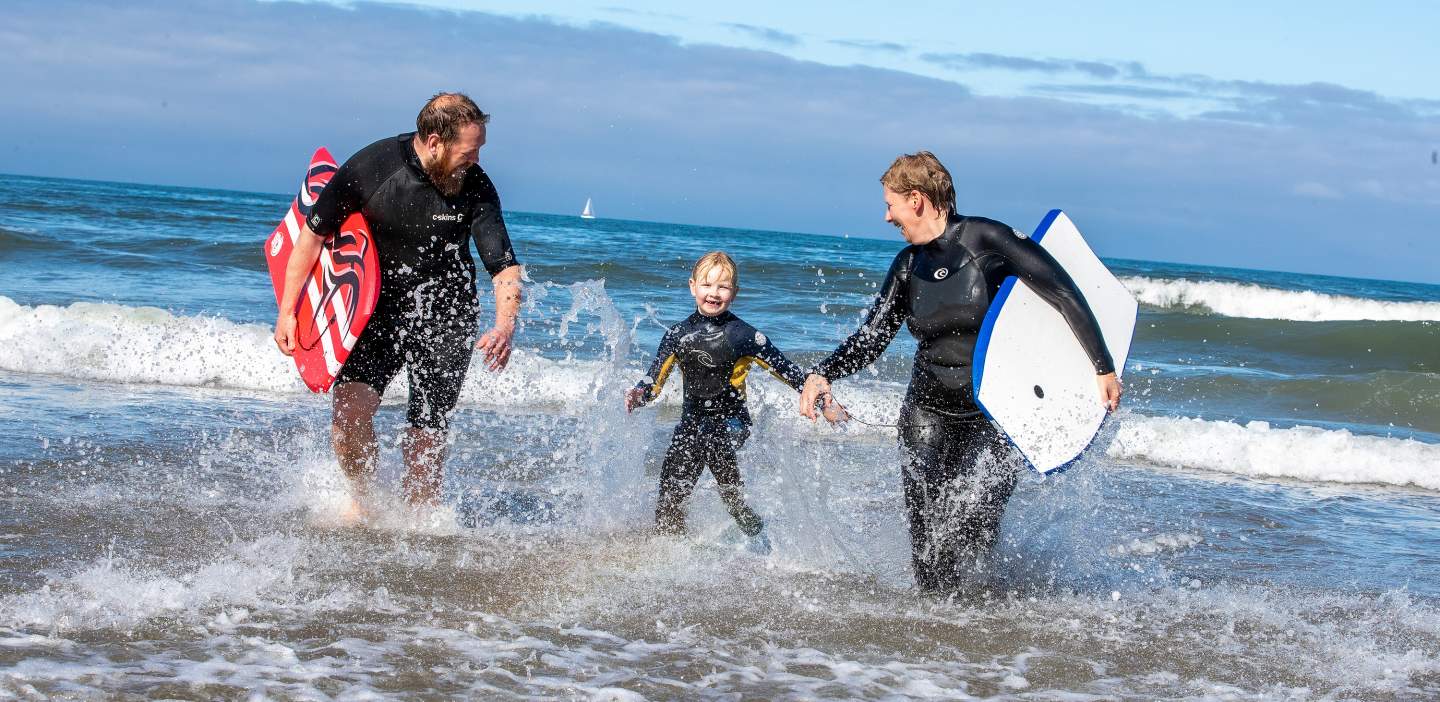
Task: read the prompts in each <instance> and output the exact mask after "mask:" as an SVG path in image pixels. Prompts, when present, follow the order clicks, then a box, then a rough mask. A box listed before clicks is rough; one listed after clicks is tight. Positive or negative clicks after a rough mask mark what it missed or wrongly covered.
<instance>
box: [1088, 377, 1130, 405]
mask: <svg viewBox="0 0 1440 702" xmlns="http://www.w3.org/2000/svg"><path fill="white" fill-rule="evenodd" d="M1095 384H1096V385H1097V386H1098V387H1099V388H1100V404H1103V405H1105V409H1107V410H1110V411H1111V412H1114V411H1115V410H1117V409H1120V395H1121V394H1123V392H1124V390H1123V389H1121V387H1120V378H1119V377H1117V376H1116V375H1115V374H1114V373H1106V374H1105V375H1097V376H1095Z"/></svg>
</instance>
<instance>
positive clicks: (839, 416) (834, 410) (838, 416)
mask: <svg viewBox="0 0 1440 702" xmlns="http://www.w3.org/2000/svg"><path fill="white" fill-rule="evenodd" d="M821 400H822V401H823V402H824V403H825V406H824V408H823V409H821V410H820V411H821V413H822V414H823V415H825V421H827V422H830V424H832V425H835V424H844V423H845V422H848V421H850V413H849V412H846V411H845V406H844V405H842V404H840V402H839V400H836V399H835V396H834V395H831V394H830V393H825V396H824V397H823V398H821Z"/></svg>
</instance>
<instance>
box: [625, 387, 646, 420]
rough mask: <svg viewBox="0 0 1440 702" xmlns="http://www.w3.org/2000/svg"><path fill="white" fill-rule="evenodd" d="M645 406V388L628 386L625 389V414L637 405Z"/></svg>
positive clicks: (633, 409) (632, 410)
mask: <svg viewBox="0 0 1440 702" xmlns="http://www.w3.org/2000/svg"><path fill="white" fill-rule="evenodd" d="M644 406H645V389H644V388H630V389H629V390H626V391H625V414H630V413H631V412H634V411H635V409H636V408H637V407H644Z"/></svg>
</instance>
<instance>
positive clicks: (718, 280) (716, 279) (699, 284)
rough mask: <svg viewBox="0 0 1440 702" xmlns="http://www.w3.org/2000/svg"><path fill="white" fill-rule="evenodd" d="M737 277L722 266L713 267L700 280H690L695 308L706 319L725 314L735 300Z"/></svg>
mask: <svg viewBox="0 0 1440 702" xmlns="http://www.w3.org/2000/svg"><path fill="white" fill-rule="evenodd" d="M735 292H736V288H735V277H734V276H732V275H730V273H729V271H726V270H725V269H724V268H722V267H720V266H711V267H709V268H708V269H706V270H705V271H704V272H703V273H702V274H701V275H700V277H699V278H691V279H690V294H691V295H694V296H695V308H696V309H698V310H700V314H703V315H705V316H706V317H714V316H716V315H719V314H723V313H724V312H725V310H728V309H730V302H731V301H732V300H734V299H735Z"/></svg>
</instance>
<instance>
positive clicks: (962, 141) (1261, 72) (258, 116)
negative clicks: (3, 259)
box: [0, 0, 1440, 282]
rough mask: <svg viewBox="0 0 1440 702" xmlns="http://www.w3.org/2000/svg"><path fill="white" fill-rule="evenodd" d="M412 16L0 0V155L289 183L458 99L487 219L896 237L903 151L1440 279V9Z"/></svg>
mask: <svg viewBox="0 0 1440 702" xmlns="http://www.w3.org/2000/svg"><path fill="white" fill-rule="evenodd" d="M427 5H428V6H416V5H379V4H370V3H346V4H334V3H323V2H310V3H298V4H297V3H289V2H263V3H262V2H251V1H248V0H246V1H241V0H233V1H231V0H198V1H196V2H185V3H179V2H166V1H162V0H136V1H134V2H130V3H126V4H124V5H123V6H122V5H116V4H113V3H102V2H86V1H83V0H53V1H47V2H39V1H37V0H10V1H8V2H6V3H4V4H3V5H0V119H3V120H4V122H5V124H6V125H7V126H8V127H10V128H9V129H7V130H6V133H5V135H4V137H0V171H3V172H16V173H27V174H35V175H55V176H65V177H82V178H87V177H88V178H100V179H113V180H124V181H139V182H159V183H180V184H193V185H200V186H212V187H227V188H238V189H247V190H262V191H269V192H280V191H286V190H288V189H289V188H290V186H291V185H292V181H293V180H294V179H295V177H296V176H295V173H296V172H297V171H298V170H299V169H300V168H301V167H302V166H303V163H304V160H305V158H306V156H307V155H308V154H309V151H310V150H311V149H312V148H313V147H314V146H315V145H319V144H325V145H328V146H329V147H330V148H331V149H332V150H333V151H335V152H336V154H337V155H342V157H343V155H348V154H349V153H351V152H353V151H354V150H356V149H358V148H360V147H361V146H363V145H365V144H366V143H368V142H370V141H373V140H374V139H376V138H379V137H381V136H384V135H388V134H393V133H396V132H400V131H404V130H406V129H408V128H411V125H413V120H414V113H415V111H416V110H417V109H418V107H419V105H420V104H421V103H422V102H423V101H424V99H425V98H426V97H428V96H429V95H430V94H431V93H433V92H435V91H436V90H440V89H459V90H465V91H467V92H469V93H470V94H472V95H473V96H474V97H475V98H476V99H477V101H479V102H480V103H481V105H482V106H483V107H484V108H485V109H486V110H487V111H490V112H492V113H493V114H494V122H493V123H492V125H491V129H490V143H489V145H487V146H486V148H485V151H484V152H482V155H481V158H482V164H483V165H485V167H486V169H487V170H488V171H489V172H490V173H491V175H492V177H493V178H494V179H495V180H496V182H497V184H498V185H499V187H500V190H501V195H502V197H503V199H504V201H505V204H506V207H507V208H509V209H518V210H527V211H541V212H572V211H578V209H579V207H580V205H581V204H582V203H583V202H584V200H585V198H586V197H594V199H595V205H596V208H597V209H598V210H599V212H600V214H601V216H612V217H621V218H633V219H645V220H654V221H668V222H682V223H695V224H710V225H721V226H736V227H750V228H765V229H779V230H790V231H805V232H815V233H825V234H850V235H860V236H880V237H891V238H894V237H895V234H894V232H893V230H891V229H890V228H889V227H888V225H885V224H884V223H883V222H882V221H881V214H882V211H883V210H882V206H881V204H880V191H879V185H878V183H877V178H878V177H879V174H880V173H881V172H882V171H883V170H884V168H885V167H886V166H887V165H888V164H889V162H890V160H891V159H893V158H894V157H895V156H896V155H897V154H899V153H902V152H908V151H914V150H917V149H921V148H928V149H930V150H932V151H935V152H936V153H937V154H938V155H939V156H940V157H941V159H942V160H944V161H945V162H946V164H947V165H949V166H950V168H951V170H952V172H953V173H954V174H955V179H956V182H957V189H958V190H959V199H960V207H961V209H962V211H964V212H967V213H972V214H984V215H987V216H991V217H995V218H998V219H1002V220H1005V221H1007V222H1009V223H1011V224H1013V225H1015V226H1017V227H1020V228H1026V229H1028V228H1031V227H1033V226H1034V225H1035V223H1036V222H1038V221H1039V219H1040V218H1041V217H1042V216H1043V215H1044V213H1045V211H1047V210H1048V209H1049V208H1051V207H1063V208H1065V209H1066V210H1067V211H1068V212H1069V213H1070V214H1071V216H1072V217H1073V218H1074V219H1075V220H1076V222H1077V223H1078V224H1080V226H1081V228H1082V230H1083V231H1085V232H1086V235H1087V237H1088V238H1089V239H1090V240H1091V242H1092V244H1093V245H1094V246H1095V248H1096V249H1097V251H1099V253H1101V255H1104V256H1113V257H1124V258H1139V259H1151V260H1165V261H1181V262H1192V263H1208V264H1219V265H1232V266H1241V267H1249V268H1267V269H1278V270H1294V271H1303V272H1315V273H1329V274H1337V275H1351V276H1361V277H1378V278H1395V279H1404V280H1419V281H1425V282H1440V226H1437V225H1436V224H1435V223H1436V221H1437V215H1440V166H1435V165H1433V164H1432V163H1431V152H1432V150H1434V149H1436V148H1440V81H1437V80H1436V79H1435V78H1434V76H1433V67H1434V66H1436V65H1440V55H1437V53H1440V49H1437V48H1436V46H1437V45H1440V42H1437V41H1435V40H1434V37H1435V36H1436V35H1437V28H1440V9H1436V8H1437V7H1440V6H1431V5H1427V4H1420V3H1390V4H1385V5H1383V6H1382V7H1379V8H1378V9H1377V8H1366V9H1364V10H1355V9H1347V8H1343V7H1340V6H1338V5H1337V6H1335V7H1330V6H1323V5H1314V4H1301V3H1284V2H1281V3H1264V4H1263V6H1262V7H1258V8H1257V7H1252V6H1250V5H1248V4H1241V3H1224V2H1221V3H1207V4H1205V5H1204V7H1203V8H1200V7H1195V8H1175V7H1152V8H1144V7H1134V6H1131V7H1124V6H1122V5H1120V4H1118V3H1098V4H1086V5H1085V7H1084V8H1083V10H1082V9H1078V6H1076V5H1074V4H1070V3H1066V4H1060V3H1054V4H1041V3H1016V4H1009V5H1007V6H1006V7H1003V8H1000V7H989V6H972V7H969V8H966V7H963V6H962V7H956V5H957V4H956V3H939V2H919V3H909V4H907V6H906V7H905V8H903V9H894V8H880V7H879V6H878V4H875V5H876V6H875V7H870V8H861V7H856V8H836V7H827V6H826V5H823V4H818V3H808V4H797V3H791V4H787V5H785V6H783V7H772V6H770V5H768V4H762V3H758V2H730V3H725V4H724V5H723V6H721V5H715V6H714V7H697V8H690V7H684V6H683V5H679V4H673V3H667V4H662V3H651V2H625V1H624V0H604V2H603V3H597V4H588V3H549V4H541V3H533V2H531V3H521V2H468V1H466V0H435V1H434V2H430V3H427ZM1155 5H1161V4H1155ZM307 46H313V47H317V48H307ZM297 164H300V165H297ZM897 241H898V240H897Z"/></svg>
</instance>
